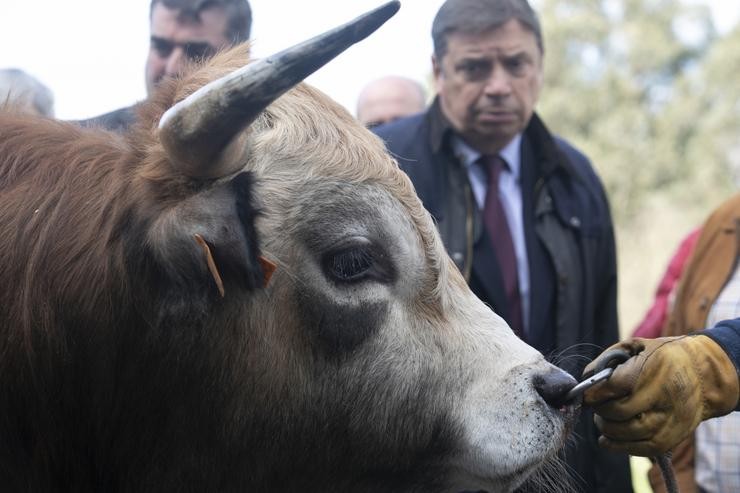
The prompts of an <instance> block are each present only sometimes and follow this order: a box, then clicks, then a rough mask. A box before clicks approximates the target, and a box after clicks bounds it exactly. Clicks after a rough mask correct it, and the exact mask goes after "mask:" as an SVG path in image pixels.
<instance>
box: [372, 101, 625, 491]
mask: <svg viewBox="0 0 740 493" xmlns="http://www.w3.org/2000/svg"><path fill="white" fill-rule="evenodd" d="M374 131H375V132H376V133H377V135H378V136H380V137H381V138H382V139H383V140H384V141H385V142H386V146H387V148H388V150H389V151H390V152H391V153H392V154H393V155H394V156H395V157H396V158H397V160H398V163H399V165H400V166H401V168H402V169H403V170H404V171H405V172H406V173H407V174H408V175H409V177H410V178H411V180H412V182H413V183H414V186H415V188H416V192H417V193H418V195H419V197H420V198H421V200H422V202H423V203H424V206H425V207H426V208H427V210H428V211H429V212H430V213H431V214H432V216H433V217H434V219H435V220H436V221H437V225H438V229H439V231H440V234H441V236H442V239H443V241H444V243H445V246H446V247H447V250H448V252H449V253H450V255H451V257H452V258H453V260H454V261H455V263H456V264H457V265H458V267H459V268H460V270H461V271H462V273H463V275H464V276H465V278H466V279H467V280H468V282H469V284H470V287H471V289H472V290H473V292H475V294H476V295H478V297H480V298H481V299H482V300H483V301H484V302H486V303H488V304H489V305H490V306H491V307H492V308H493V310H494V311H495V312H496V313H498V314H499V315H501V316H502V317H504V319H506V320H507V321H508V316H509V314H508V307H507V306H506V296H505V291H504V287H503V281H502V278H501V274H500V269H499V267H498V263H497V260H496V257H495V253H494V251H493V249H492V246H491V243H490V240H489V239H488V235H487V233H486V231H485V228H484V227H483V221H482V216H481V212H480V211H479V209H478V206H477V204H476V202H475V199H474V197H473V194H472V190H471V185H470V182H469V179H468V174H467V170H466V169H465V166H464V165H463V164H461V162H460V161H459V160H458V159H457V158H456V157H455V155H454V152H453V150H452V146H451V142H450V137H451V135H452V132H453V130H452V128H451V126H450V124H449V123H448V122H447V120H446V118H445V117H444V115H443V114H442V112H441V110H440V108H439V103H438V101H435V102H434V103H433V104H432V106H431V107H430V108H429V109H428V110H427V111H426V112H425V113H421V114H419V115H415V116H412V117H409V118H405V119H402V120H398V121H395V122H393V123H390V124H388V125H384V126H381V127H377V128H376V129H375V130H374ZM521 151H522V154H521V159H522V161H521V163H522V166H521V185H522V206H523V215H524V218H523V219H524V234H525V240H526V245H527V257H528V262H529V275H530V282H529V285H530V312H529V326H528V330H527V342H528V343H529V344H531V345H532V346H534V347H535V348H537V349H539V350H540V351H542V352H543V353H544V354H545V355H546V356H549V357H550V359H551V360H553V362H554V363H555V364H558V365H559V366H561V367H562V368H564V369H566V370H567V371H569V372H571V373H572V374H573V375H574V376H575V377H576V378H579V377H580V375H581V371H582V369H583V367H584V366H585V365H586V364H587V363H588V362H589V361H591V360H592V359H593V358H595V357H596V356H597V355H598V354H600V352H601V350H603V349H605V348H606V347H608V346H610V345H611V344H613V343H615V342H617V340H618V338H619V329H618V320H617V272H616V252H615V245H614V232H613V227H612V221H611V215H610V212H609V206H608V203H607V199H606V194H605V193H604V189H603V186H602V185H601V182H600V180H599V179H598V177H597V176H596V174H595V172H594V170H593V168H592V167H591V164H590V162H589V160H588V159H587V158H586V157H585V156H584V155H583V154H581V153H580V152H578V151H577V150H576V149H575V148H574V147H572V146H571V145H569V144H568V143H567V142H565V141H564V140H562V139H559V138H555V137H553V136H552V135H551V134H550V132H549V131H548V130H547V128H546V127H545V125H544V124H543V123H542V121H541V120H540V119H539V117H537V115H533V117H532V119H531V121H530V123H529V125H528V126H527V128H526V129H525V131H524V134H523V138H522V149H521ZM576 434H577V435H576V436H580V437H581V439H579V440H577V441H576V442H575V443H574V444H571V446H569V447H568V449H567V450H566V456H567V461H568V463H569V465H570V466H571V468H573V469H574V470H575V473H576V474H577V475H579V476H581V478H582V481H578V480H576V481H575V482H576V487H577V488H578V490H580V491H583V492H588V493H592V492H614V493H617V492H619V493H624V492H629V491H631V486H630V481H631V480H630V475H629V463H628V458H627V456H623V455H616V454H611V453H607V452H605V451H603V450H600V449H598V447H597V445H596V438H597V436H598V434H597V431H596V429H595V426H594V425H593V423H592V419H591V413H590V412H583V413H582V419H581V420H580V422H579V425H578V428H577V429H576Z"/></svg>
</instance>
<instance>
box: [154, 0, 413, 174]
mask: <svg viewBox="0 0 740 493" xmlns="http://www.w3.org/2000/svg"><path fill="white" fill-rule="evenodd" d="M399 7H400V2H398V1H392V2H388V3H386V4H385V5H383V6H382V7H379V8H377V9H375V10H372V11H370V12H368V13H366V14H364V15H362V16H360V17H358V18H357V19H355V20H354V21H352V22H349V23H347V24H345V25H343V26H340V27H337V28H335V29H332V30H331V31H328V32H326V33H324V34H322V35H319V36H316V37H315V38H312V39H310V40H308V41H304V42H303V43H300V44H298V45H296V46H293V47H292V48H288V49H286V50H283V51H281V52H280V53H278V54H276V55H273V56H271V57H268V58H265V59H262V60H259V61H256V62H254V63H250V64H248V65H246V66H245V67H242V68H241V69H239V70H236V71H234V72H232V73H231V74H229V75H227V76H225V77H222V78H221V79H218V80H215V81H213V82H210V83H209V84H206V85H205V86H203V87H202V88H200V89H199V90H197V91H196V92H194V93H193V94H191V95H190V96H188V97H187V98H185V99H184V100H182V101H180V102H178V103H177V104H175V105H174V106H173V107H172V108H170V109H169V110H167V111H166V112H165V114H164V115H162V118H161V120H160V121H159V135H160V140H161V142H162V145H163V146H164V148H165V150H166V151H167V152H168V153H169V155H170V156H171V157H172V160H173V162H174V163H175V165H176V166H178V167H180V168H181V171H182V172H183V173H184V174H185V175H187V176H191V177H193V178H201V179H207V178H218V177H221V176H226V175H228V174H230V173H232V172H235V171H237V169H238V167H239V166H240V163H238V162H227V161H231V160H230V159H219V158H220V157H221V156H222V155H223V153H224V152H225V151H226V149H227V147H228V145H229V143H230V142H231V141H232V139H233V138H234V137H235V136H236V135H237V134H238V133H239V132H241V131H242V130H243V129H244V128H246V127H247V126H248V125H249V124H250V123H251V122H253V121H254V120H255V118H257V116H258V115H259V114H260V113H261V112H262V111H263V110H264V109H265V108H266V107H267V106H269V105H270V103H272V102H273V101H274V100H275V99H277V98H278V97H280V96H281V95H282V94H284V93H285V92H286V91H288V90H289V89H290V88H291V87H293V86H295V85H296V84H298V83H299V82H301V81H302V80H303V79H305V78H306V77H308V76H309V75H311V74H312V73H313V72H315V71H316V70H318V69H319V68H321V67H322V66H324V65H325V64H326V63H327V62H329V61H330V60H331V59H333V58H334V57H336V56H337V55H339V54H340V53H342V52H343V51H344V50H346V49H347V48H349V47H350V46H351V45H353V44H354V43H356V42H358V41H361V40H363V39H365V38H366V37H367V36H369V35H370V34H372V33H373V32H374V31H375V30H376V29H377V28H379V27H380V26H381V25H383V23H385V21H387V20H388V19H390V18H391V17H392V16H393V15H394V14H395V13H396V12H397V11H398V9H399Z"/></svg>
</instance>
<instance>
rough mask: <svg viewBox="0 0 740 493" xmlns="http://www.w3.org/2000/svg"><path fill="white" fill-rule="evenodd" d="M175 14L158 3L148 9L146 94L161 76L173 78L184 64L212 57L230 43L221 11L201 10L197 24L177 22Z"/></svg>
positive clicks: (176, 11) (224, 17)
mask: <svg viewBox="0 0 740 493" xmlns="http://www.w3.org/2000/svg"><path fill="white" fill-rule="evenodd" d="M178 13H179V11H178V10H175V9H168V8H167V7H165V6H164V5H163V4H162V3H157V4H155V5H154V9H153V10H152V16H151V26H150V31H151V38H150V44H149V56H148V57H147V60H146V90H147V93H148V94H150V95H151V94H152V92H153V91H154V88H155V86H156V85H157V84H158V83H159V81H160V80H161V79H162V78H163V77H164V76H166V75H167V76H172V75H177V74H178V73H179V72H180V70H182V68H183V66H184V65H185V62H186V61H188V60H197V59H199V58H203V57H209V56H212V55H213V54H214V53H216V51H218V50H219V49H220V48H223V47H225V46H228V45H229V44H230V43H229V40H228V39H227V38H226V35H225V33H226V27H227V24H228V19H227V18H226V14H225V13H224V11H223V10H222V9H221V8H219V7H213V8H207V9H204V10H203V11H201V13H200V21H196V20H190V19H185V20H182V21H181V20H180V19H178Z"/></svg>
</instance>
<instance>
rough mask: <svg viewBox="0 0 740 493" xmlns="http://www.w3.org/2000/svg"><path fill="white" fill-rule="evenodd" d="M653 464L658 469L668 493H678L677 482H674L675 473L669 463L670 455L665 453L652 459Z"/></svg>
mask: <svg viewBox="0 0 740 493" xmlns="http://www.w3.org/2000/svg"><path fill="white" fill-rule="evenodd" d="M654 459H655V462H657V463H658V466H659V467H660V472H661V474H663V482H665V488H666V491H668V493H679V491H678V482H677V481H676V473H675V472H674V471H673V464H672V463H671V453H670V452H666V453H665V454H660V455H658V456H657V457H654Z"/></svg>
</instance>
